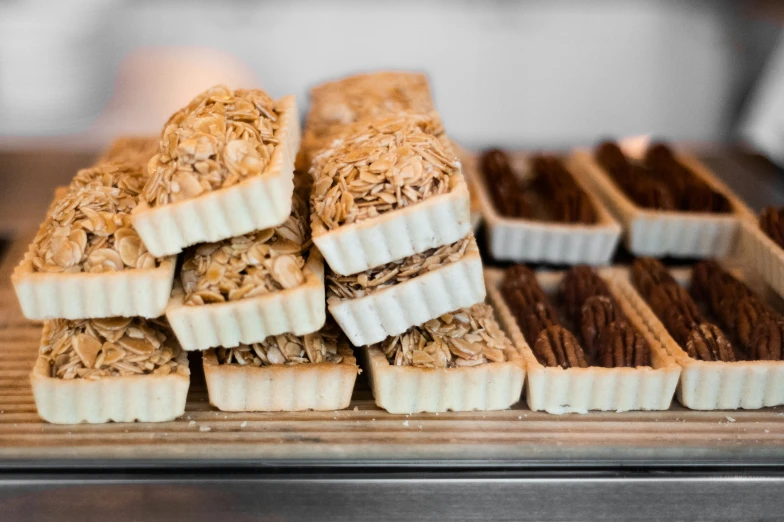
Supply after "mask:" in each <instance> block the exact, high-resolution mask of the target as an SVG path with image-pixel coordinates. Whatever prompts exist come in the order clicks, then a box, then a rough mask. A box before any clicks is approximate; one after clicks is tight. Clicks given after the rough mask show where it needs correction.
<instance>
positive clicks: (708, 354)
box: [630, 258, 784, 410]
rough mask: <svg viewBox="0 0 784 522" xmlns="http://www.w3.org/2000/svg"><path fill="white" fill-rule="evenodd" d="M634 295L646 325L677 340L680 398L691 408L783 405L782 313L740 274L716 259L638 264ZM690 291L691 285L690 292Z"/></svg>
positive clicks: (674, 344)
mask: <svg viewBox="0 0 784 522" xmlns="http://www.w3.org/2000/svg"><path fill="white" fill-rule="evenodd" d="M631 280H632V282H633V284H634V286H635V288H636V290H637V293H636V294H634V295H630V299H632V300H633V301H635V302H636V307H637V309H638V310H639V311H640V313H641V314H642V315H643V317H644V319H645V321H646V323H647V324H648V325H649V326H650V327H651V329H652V330H653V331H654V332H657V333H658V334H659V335H661V336H665V335H667V336H669V337H671V338H672V339H673V340H674V342H671V343H667V344H666V346H667V348H668V350H669V351H670V354H671V355H672V356H674V357H675V358H676V359H677V361H678V363H679V364H680V365H681V366H682V367H683V372H682V375H681V382H680V384H679V387H678V400H679V401H680V402H681V403H682V404H683V405H684V406H687V407H689V408H692V409H698V410H714V409H736V408H747V409H748V408H761V407H764V406H776V405H780V404H784V362H782V361H783V360H784V317H783V316H782V315H781V314H780V312H779V311H778V309H777V308H776V307H774V306H772V303H771V301H769V300H767V299H765V298H763V297H762V296H761V295H760V294H759V293H757V292H755V291H754V290H753V289H752V288H751V287H750V286H749V285H748V284H746V282H745V281H744V280H743V279H742V278H741V277H740V275H739V274H734V273H732V272H731V271H728V270H726V269H725V268H723V267H722V266H721V265H720V264H719V263H717V262H715V261H702V262H699V263H697V264H696V265H694V267H693V269H692V270H691V271H690V272H689V271H687V273H683V271H678V270H675V271H672V272H671V271H669V270H667V269H666V268H665V267H664V266H663V265H662V264H661V263H660V262H659V261H657V260H654V259H650V258H642V259H638V260H636V261H635V263H634V265H633V267H632V272H631ZM687 289H688V290H687Z"/></svg>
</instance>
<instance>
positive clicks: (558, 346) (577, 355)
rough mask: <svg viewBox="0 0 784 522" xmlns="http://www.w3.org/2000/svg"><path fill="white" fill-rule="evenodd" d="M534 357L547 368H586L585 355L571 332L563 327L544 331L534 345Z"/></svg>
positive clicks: (553, 327) (552, 327) (554, 327)
mask: <svg viewBox="0 0 784 522" xmlns="http://www.w3.org/2000/svg"><path fill="white" fill-rule="evenodd" d="M534 355H536V359H537V360H538V361H539V362H540V363H541V364H543V365H545V366H560V367H561V368H564V369H566V368H575V367H577V368H586V367H587V366H588V363H586V362H585V354H584V353H583V349H582V347H581V346H580V345H579V344H578V343H577V339H575V338H574V335H572V334H571V333H570V332H569V330H567V329H566V328H564V327H563V326H558V325H555V326H550V327H548V328H545V329H544V330H542V333H540V334H539V337H538V338H537V339H536V342H535V343H534Z"/></svg>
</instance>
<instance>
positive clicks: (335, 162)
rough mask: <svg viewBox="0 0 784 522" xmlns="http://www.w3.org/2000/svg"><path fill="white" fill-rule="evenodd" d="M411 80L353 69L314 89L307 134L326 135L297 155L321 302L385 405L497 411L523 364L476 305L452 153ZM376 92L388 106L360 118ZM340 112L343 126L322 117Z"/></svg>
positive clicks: (479, 286)
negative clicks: (318, 262) (319, 266)
mask: <svg viewBox="0 0 784 522" xmlns="http://www.w3.org/2000/svg"><path fill="white" fill-rule="evenodd" d="M416 78H419V76H418V75H416ZM411 79H412V76H411V75H408V74H405V73H401V75H399V76H398V73H380V74H378V75H363V76H360V77H355V78H350V79H345V80H341V81H339V82H334V83H332V84H328V85H326V86H322V87H319V88H316V89H314V91H313V93H314V94H313V99H312V107H311V111H310V116H309V118H308V121H307V122H306V130H305V134H306V136H328V138H327V139H322V141H320V142H318V141H317V143H318V145H317V146H316V147H315V150H314V151H313V152H311V153H309V155H308V157H309V172H310V174H311V178H312V182H313V186H312V190H311V228H312V232H313V242H314V243H315V245H316V246H317V247H318V249H319V250H320V251H321V253H322V254H323V256H324V259H325V260H326V262H327V264H328V265H329V268H330V270H329V271H328V274H327V276H326V280H327V304H328V309H329V311H330V314H331V315H332V317H334V319H335V320H336V322H337V324H338V325H339V326H340V328H341V329H342V330H343V331H344V332H345V334H346V335H347V337H348V339H349V341H351V343H352V344H353V345H355V346H360V347H362V348H361V350H360V351H361V353H362V354H364V356H365V358H366V360H367V368H368V373H369V378H370V382H371V386H372V389H373V395H374V397H375V400H376V403H377V404H378V405H379V406H381V407H383V408H385V409H386V410H387V411H389V412H392V413H411V412H421V411H433V412H437V411H446V410H453V411H459V410H474V409H477V410H488V409H502V408H507V407H509V406H510V405H512V404H513V403H515V402H517V400H518V399H519V397H520V392H521V390H522V385H523V378H524V364H523V361H522V358H521V357H520V355H519V353H518V351H517V350H516V348H515V347H514V346H513V345H512V343H511V342H510V341H509V339H508V338H507V337H506V336H505V335H504V334H503V332H502V331H501V330H500V328H499V327H498V325H497V324H496V322H495V319H494V317H493V311H492V309H491V308H490V307H489V306H488V305H486V304H484V303H482V301H483V300H484V297H485V286H484V281H483V276H482V263H481V259H480V257H479V252H478V249H477V246H476V242H475V240H474V237H473V234H472V232H471V219H470V212H469V195H468V190H467V187H466V183H465V179H464V178H463V175H462V172H461V166H460V162H459V161H458V159H457V158H456V157H455V154H454V151H453V149H452V146H451V144H450V142H449V140H448V139H447V138H446V136H445V134H444V131H443V127H442V125H441V120H440V117H439V116H438V114H437V113H435V112H434V111H432V110H431V109H432V101H430V100H429V89H428V88H427V83H426V82H425V83H422V82H419V81H416V82H412V81H409V80H411ZM400 85H404V86H406V87H405V88H402V87H401V88H398V87H395V86H400ZM325 92H328V93H329V96H325V95H324V93H325ZM388 92H396V93H398V94H399V96H397V97H394V98H393V100H394V103H391V104H382V105H381V107H387V109H388V110H383V111H382V113H380V114H378V111H372V114H368V115H366V116H364V115H360V113H363V112H364V111H363V110H362V107H365V106H366V105H367V106H369V107H370V106H373V107H375V106H377V104H375V103H370V102H371V101H372V100H376V99H379V98H380V99H384V98H385V97H386V96H387V94H386V93H388ZM425 109H426V110H427V111H425ZM340 114H344V115H346V118H345V120H347V121H345V122H343V123H336V122H335V121H332V123H331V124H325V119H326V120H330V118H326V117H325V115H340ZM341 121H343V120H341ZM324 129H327V130H324ZM327 142H328V143H327Z"/></svg>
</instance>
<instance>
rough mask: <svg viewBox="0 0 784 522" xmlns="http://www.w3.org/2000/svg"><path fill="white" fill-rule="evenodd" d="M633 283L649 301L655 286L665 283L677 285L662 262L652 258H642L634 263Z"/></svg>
mask: <svg viewBox="0 0 784 522" xmlns="http://www.w3.org/2000/svg"><path fill="white" fill-rule="evenodd" d="M632 283H634V286H635V288H637V290H638V291H639V292H640V295H642V297H643V298H644V299H648V298H649V297H650V295H651V291H652V290H653V288H654V287H655V286H658V285H661V284H664V283H675V279H674V278H673V277H672V275H670V272H669V271H668V270H667V267H665V266H664V265H663V264H662V262H661V261H659V260H658V259H653V258H652V257H640V258H637V259H635V260H634V263H632Z"/></svg>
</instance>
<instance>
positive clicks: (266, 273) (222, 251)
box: [180, 198, 310, 305]
mask: <svg viewBox="0 0 784 522" xmlns="http://www.w3.org/2000/svg"><path fill="white" fill-rule="evenodd" d="M305 212H306V205H305V204H304V201H302V200H301V199H298V198H295V199H294V202H293V209H292V214H291V216H289V218H288V219H287V220H286V222H285V223H283V224H282V225H280V226H278V227H275V228H267V229H264V230H259V231H257V232H252V233H250V234H246V235H244V236H237V237H232V238H229V239H225V240H223V241H220V242H218V243H203V244H201V245H196V246H194V247H191V248H189V249H188V250H187V251H186V252H185V254H184V255H183V259H184V261H183V264H182V269H181V271H180V280H181V281H182V287H183V290H184V291H185V297H184V299H183V303H184V304H186V305H203V304H210V303H222V302H224V301H236V300H238V299H243V298H250V297H256V296H259V295H263V294H267V293H270V292H275V291H278V290H283V289H288V288H296V287H298V286H300V285H301V284H303V283H304V282H305V273H304V272H303V269H304V267H305V259H304V257H303V252H304V251H305V250H306V249H307V248H308V247H309V246H310V242H309V241H306V238H307V237H308V234H307V222H306V221H305V217H304V216H305Z"/></svg>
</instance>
